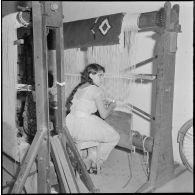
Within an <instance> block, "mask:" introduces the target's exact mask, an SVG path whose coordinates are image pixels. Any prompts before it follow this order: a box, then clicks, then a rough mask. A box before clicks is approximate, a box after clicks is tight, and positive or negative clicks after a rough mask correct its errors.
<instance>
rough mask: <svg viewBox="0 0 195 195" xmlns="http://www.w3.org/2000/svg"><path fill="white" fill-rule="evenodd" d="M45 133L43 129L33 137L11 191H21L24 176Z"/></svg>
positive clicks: (45, 130)
mask: <svg viewBox="0 0 195 195" xmlns="http://www.w3.org/2000/svg"><path fill="white" fill-rule="evenodd" d="M46 133H47V129H43V130H42V131H38V132H37V133H36V135H35V138H34V140H33V142H32V144H31V146H30V149H29V151H28V153H27V155H26V158H25V160H24V162H23V164H22V166H21V170H20V172H19V174H18V176H17V180H16V182H15V184H14V186H13V189H12V193H21V191H22V189H23V186H24V183H25V181H26V178H27V177H28V175H29V172H30V169H31V167H32V164H33V162H34V160H35V157H36V156H37V153H38V150H39V147H40V145H41V143H42V142H43V139H44V137H45V135H46Z"/></svg>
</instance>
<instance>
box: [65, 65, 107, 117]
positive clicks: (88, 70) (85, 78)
mask: <svg viewBox="0 0 195 195" xmlns="http://www.w3.org/2000/svg"><path fill="white" fill-rule="evenodd" d="M100 71H103V72H105V68H104V67H103V66H101V65H99V64H96V63H93V64H89V65H87V66H86V67H85V69H84V70H83V72H81V82H80V83H79V84H78V85H77V86H76V87H75V88H74V89H73V91H72V93H71V94H70V95H69V97H68V98H67V101H66V114H68V113H69V112H70V106H71V105H72V99H73V97H74V94H75V93H76V91H77V89H78V88H79V87H80V86H81V85H83V84H85V83H87V82H88V83H90V84H91V85H94V83H93V80H92V79H91V78H90V76H89V75H90V74H93V75H95V74H97V73H98V72H100Z"/></svg>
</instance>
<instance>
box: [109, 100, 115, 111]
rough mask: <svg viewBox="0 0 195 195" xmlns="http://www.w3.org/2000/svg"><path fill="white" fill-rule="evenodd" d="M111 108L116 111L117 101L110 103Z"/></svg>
mask: <svg viewBox="0 0 195 195" xmlns="http://www.w3.org/2000/svg"><path fill="white" fill-rule="evenodd" d="M110 107H111V108H112V110H114V109H115V108H116V101H115V100H113V101H112V102H111V103H110Z"/></svg>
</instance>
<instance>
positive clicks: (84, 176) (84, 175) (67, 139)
mask: <svg viewBox="0 0 195 195" xmlns="http://www.w3.org/2000/svg"><path fill="white" fill-rule="evenodd" d="M59 138H60V140H61V144H62V146H63V149H64V150H66V143H68V145H69V147H70V148H71V151H72V152H73V154H74V156H75V160H76V161H77V163H78V166H79V169H80V170H79V172H81V173H79V174H80V178H81V180H82V181H83V183H84V184H85V186H86V187H87V189H88V190H89V192H90V193H96V192H99V189H97V188H96V187H95V186H94V184H93V182H92V180H91V177H90V176H89V174H88V172H87V170H86V168H85V164H84V162H83V160H82V158H81V156H80V154H79V152H78V150H77V148H76V146H75V144H74V142H73V140H72V137H71V135H70V133H69V131H68V129H67V127H66V126H65V127H64V131H63V133H62V134H61V135H59Z"/></svg>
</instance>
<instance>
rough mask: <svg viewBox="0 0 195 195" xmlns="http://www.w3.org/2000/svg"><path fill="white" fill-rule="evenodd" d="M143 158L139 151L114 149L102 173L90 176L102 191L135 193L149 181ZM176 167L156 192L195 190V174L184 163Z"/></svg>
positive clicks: (83, 188) (83, 190) (83, 189)
mask: <svg viewBox="0 0 195 195" xmlns="http://www.w3.org/2000/svg"><path fill="white" fill-rule="evenodd" d="M142 160H143V156H142V155H140V154H138V153H134V154H132V155H129V154H128V153H127V152H124V151H121V150H118V149H114V150H113V151H112V152H111V154H110V156H109V158H108V160H107V161H106V162H105V164H104V165H103V168H102V173H101V174H100V175H90V177H91V179H92V181H93V183H94V185H95V186H96V188H98V189H99V190H100V193H135V192H137V190H138V189H139V188H140V187H141V186H142V185H143V184H145V182H146V181H147V176H146V172H145V171H144V169H143V166H142V162H143V161H142ZM130 163H131V164H130ZM130 165H131V166H130ZM176 167H177V168H176V172H175V177H174V179H173V180H171V181H169V182H168V183H166V184H165V185H163V186H161V187H159V188H157V189H156V190H153V192H154V193H162V192H172V193H175V192H188V193H190V192H193V191H194V190H193V174H192V173H191V172H189V171H187V170H186V169H185V167H184V166H183V165H178V164H177V166H176ZM81 189H82V190H81V192H87V191H86V189H85V187H84V186H82V187H81Z"/></svg>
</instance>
